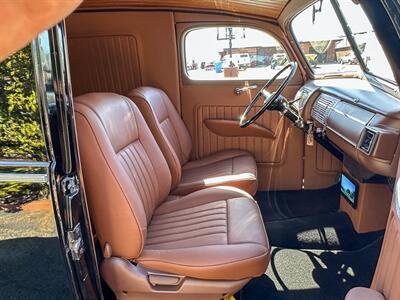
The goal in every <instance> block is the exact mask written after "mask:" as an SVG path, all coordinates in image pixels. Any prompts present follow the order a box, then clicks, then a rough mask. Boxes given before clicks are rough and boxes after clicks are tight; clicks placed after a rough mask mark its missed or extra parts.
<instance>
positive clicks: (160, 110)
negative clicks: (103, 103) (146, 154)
mask: <svg viewBox="0 0 400 300" xmlns="http://www.w3.org/2000/svg"><path fill="white" fill-rule="evenodd" d="M128 96H129V97H130V98H131V99H132V100H133V101H134V102H135V103H138V104H137V105H138V106H139V105H140V106H139V107H140V108H144V109H150V110H151V111H152V113H153V116H154V117H155V118H152V119H151V120H148V122H152V121H156V122H158V124H159V126H160V127H161V131H162V132H163V133H164V134H165V136H166V138H167V140H168V142H169V144H170V146H171V147H172V149H171V150H172V151H174V152H175V153H176V155H177V156H178V158H179V161H180V163H181V164H182V165H183V164H185V163H186V162H187V161H188V160H189V157H190V152H191V151H192V140H191V138H190V135H189V132H188V131H187V129H186V125H185V124H184V123H183V121H182V119H181V117H180V115H179V114H178V112H177V111H176V109H175V107H174V106H173V104H172V102H171V100H170V99H169V97H168V96H167V95H166V94H165V93H164V92H163V91H162V90H160V89H157V88H152V87H140V88H137V89H134V90H133V91H131V92H130V93H129V95H128ZM139 102H141V103H140V104H139ZM143 102H146V104H147V105H145V104H143ZM152 127H153V126H152ZM160 142H162V141H161V140H160Z"/></svg>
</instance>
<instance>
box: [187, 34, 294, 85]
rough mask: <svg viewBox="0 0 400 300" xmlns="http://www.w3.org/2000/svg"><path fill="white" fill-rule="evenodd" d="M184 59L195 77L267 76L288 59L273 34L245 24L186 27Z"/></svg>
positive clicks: (246, 77)
mask: <svg viewBox="0 0 400 300" xmlns="http://www.w3.org/2000/svg"><path fill="white" fill-rule="evenodd" d="M185 60H186V72H187V74H188V76H189V78H190V79H194V80H227V79H228V80H232V79H240V80H246V79H269V78H272V76H273V75H274V74H275V73H276V72H278V70H280V69H281V68H283V67H284V66H285V65H286V64H287V63H288V62H289V60H288V56H287V55H286V52H285V51H284V49H283V48H282V47H281V45H280V44H279V43H278V41H277V40H276V39H275V38H274V37H272V36H271V35H269V34H267V33H265V32H264V31H261V30H257V29H253V28H244V27H207V28H199V29H194V30H191V31H189V32H188V33H187V34H186V36H185ZM285 75H287V74H282V76H285Z"/></svg>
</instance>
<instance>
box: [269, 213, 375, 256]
mask: <svg viewBox="0 0 400 300" xmlns="http://www.w3.org/2000/svg"><path fill="white" fill-rule="evenodd" d="M265 228H266V229H267V233H268V237H269V242H270V244H271V245H273V246H276V247H284V248H294V249H321V250H346V251H351V250H357V249H361V248H363V247H365V246H366V245H368V244H370V243H372V242H373V241H375V240H376V239H378V238H379V237H381V236H382V235H383V232H382V231H380V232H371V233H366V234H358V233H357V232H356V231H355V230H354V229H353V225H352V223H351V220H350V218H349V217H348V216H347V214H345V213H343V212H331V213H324V214H318V215H313V216H307V217H301V218H291V219H286V220H276V221H272V222H265Z"/></svg>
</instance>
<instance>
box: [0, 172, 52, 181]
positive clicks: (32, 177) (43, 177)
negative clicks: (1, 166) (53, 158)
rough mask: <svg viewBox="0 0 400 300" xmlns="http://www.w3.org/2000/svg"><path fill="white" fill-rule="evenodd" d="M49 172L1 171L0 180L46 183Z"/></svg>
mask: <svg viewBox="0 0 400 300" xmlns="http://www.w3.org/2000/svg"><path fill="white" fill-rule="evenodd" d="M47 181H48V176H47V174H32V173H30V174H26V173H25V174H24V173H0V182H31V183H46V182H47Z"/></svg>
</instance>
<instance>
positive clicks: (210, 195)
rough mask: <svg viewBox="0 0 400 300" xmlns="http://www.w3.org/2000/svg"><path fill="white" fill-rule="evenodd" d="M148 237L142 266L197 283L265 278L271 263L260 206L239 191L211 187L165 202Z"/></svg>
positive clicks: (153, 222) (152, 224)
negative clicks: (269, 262) (183, 276)
mask: <svg viewBox="0 0 400 300" xmlns="http://www.w3.org/2000/svg"><path fill="white" fill-rule="evenodd" d="M193 200H194V201H193ZM148 237H149V238H148V240H147V241H146V244H145V247H144V250H143V252H142V254H141V256H140V257H139V258H138V259H137V261H138V262H139V263H140V264H142V265H143V266H145V267H147V268H150V269H156V270H159V271H166V272H173V273H175V274H180V275H186V276H190V277H194V278H200V279H214V280H216V279H232V280H239V279H244V278H249V277H253V276H257V275H261V274H263V273H264V272H265V270H266V267H267V263H268V259H269V244H268V241H267V238H266V232H265V229H264V226H263V222H262V218H261V214H260V212H259V209H258V206H257V204H256V203H255V201H254V200H253V199H252V198H251V197H250V196H248V195H247V194H246V193H244V192H243V191H240V190H237V189H229V188H223V187H217V188H209V189H204V190H201V191H198V192H195V193H192V194H190V195H188V196H185V197H181V198H175V200H170V201H167V202H165V203H164V204H162V205H161V206H160V207H159V209H157V210H156V212H155V215H154V218H153V219H152V221H151V223H150V225H149V236H148Z"/></svg>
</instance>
